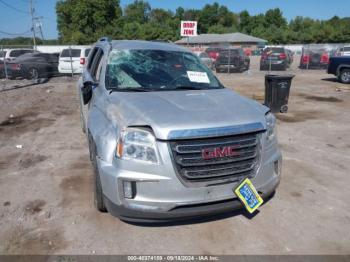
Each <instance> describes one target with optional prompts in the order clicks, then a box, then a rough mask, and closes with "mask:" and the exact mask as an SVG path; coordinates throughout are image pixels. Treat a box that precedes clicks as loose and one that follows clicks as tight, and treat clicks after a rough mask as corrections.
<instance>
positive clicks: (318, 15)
mask: <svg viewBox="0 0 350 262" xmlns="http://www.w3.org/2000/svg"><path fill="white" fill-rule="evenodd" d="M131 2H133V0H121V6H122V7H125V6H126V5H127V4H129V3H131ZM148 2H149V3H150V4H151V6H152V8H157V7H158V8H164V9H170V10H173V11H174V10H175V9H176V8H177V7H179V6H181V7H183V8H185V9H186V8H196V9H199V8H202V7H203V6H204V5H205V4H207V3H209V4H212V3H214V2H215V1H209V0H148ZM216 2H218V3H219V4H221V5H226V6H227V7H228V8H229V9H230V10H231V11H233V12H240V11H242V10H248V12H249V13H250V14H251V15H256V14H259V13H264V12H266V10H268V9H270V8H276V7H279V8H280V9H281V10H282V12H283V15H284V16H285V17H286V18H287V19H288V20H290V19H293V18H294V17H295V16H298V15H299V16H308V17H311V18H314V19H329V18H331V17H333V16H334V15H337V16H339V17H347V16H350V1H349V0H332V1H330V0H217V1H216ZM33 3H34V7H35V15H36V16H42V17H43V18H42V29H43V35H44V38H45V39H55V38H57V25H56V13H55V4H56V0H33ZM30 21H31V20H30V15H29V0H0V38H4V37H14V36H15V35H22V36H30V34H31V33H30V32H28V31H29V30H30V27H31V26H30ZM24 32H26V33H25V34H23V33H24ZM6 33H7V34H6ZM9 34H13V35H9Z"/></svg>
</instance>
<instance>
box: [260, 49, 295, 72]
mask: <svg viewBox="0 0 350 262" xmlns="http://www.w3.org/2000/svg"><path fill="white" fill-rule="evenodd" d="M292 61H293V60H292V59H291V56H290V54H289V53H288V52H287V50H286V49H285V48H284V47H267V48H265V49H264V50H263V52H262V54H261V58H260V70H286V69H287V68H288V67H289V66H290V64H291V63H292Z"/></svg>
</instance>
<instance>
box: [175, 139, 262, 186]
mask: <svg viewBox="0 0 350 262" xmlns="http://www.w3.org/2000/svg"><path fill="white" fill-rule="evenodd" d="M225 147H232V148H234V154H232V155H228V156H227V155H226V156H223V155H219V156H217V157H213V158H210V159H204V158H203V155H202V150H203V149H205V150H214V149H215V148H217V149H218V148H219V149H220V150H224V149H225ZM170 149H171V153H172V158H173V163H174V166H175V168H176V171H177V173H178V175H179V176H180V178H181V180H182V181H184V182H187V183H198V182H214V183H225V182H232V181H236V180H239V179H242V178H244V177H252V176H253V175H254V174H255V172H256V169H257V167H258V165H259V160H260V150H261V147H260V135H259V133H250V134H243V135H235V136H226V137H217V138H201V139H186V140H176V141H171V142H170Z"/></svg>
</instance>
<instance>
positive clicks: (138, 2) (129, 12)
mask: <svg viewBox="0 0 350 262" xmlns="http://www.w3.org/2000/svg"><path fill="white" fill-rule="evenodd" d="M150 13H151V6H150V4H149V3H148V2H145V1H142V0H135V1H134V2H133V3H131V4H129V5H127V6H126V7H125V10H124V19H125V21H126V22H127V23H130V22H137V23H140V24H142V23H145V22H147V21H148V20H149V17H150Z"/></svg>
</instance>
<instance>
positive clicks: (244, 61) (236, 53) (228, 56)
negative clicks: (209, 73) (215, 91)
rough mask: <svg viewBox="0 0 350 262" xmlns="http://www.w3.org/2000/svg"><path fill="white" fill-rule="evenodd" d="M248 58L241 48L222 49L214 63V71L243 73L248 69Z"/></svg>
mask: <svg viewBox="0 0 350 262" xmlns="http://www.w3.org/2000/svg"><path fill="white" fill-rule="evenodd" d="M249 66H250V58H249V57H248V56H246V55H245V54H244V51H243V49H242V48H229V49H222V50H221V51H220V52H219V55H218V57H217V59H216V62H215V70H216V72H217V73H221V72H232V71H236V72H243V71H246V70H248V69H249Z"/></svg>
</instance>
